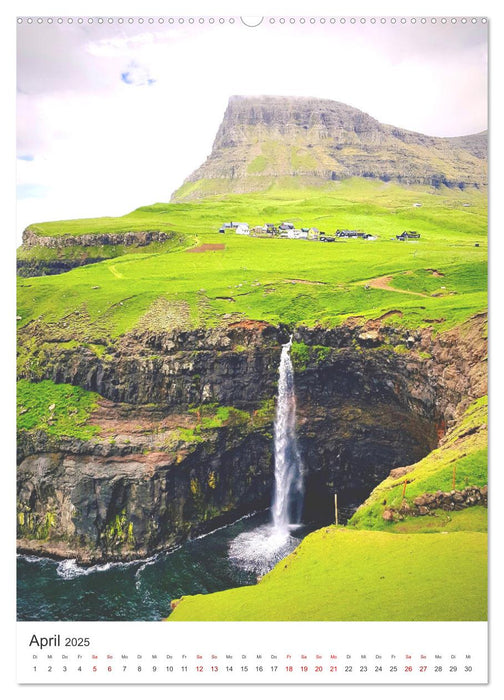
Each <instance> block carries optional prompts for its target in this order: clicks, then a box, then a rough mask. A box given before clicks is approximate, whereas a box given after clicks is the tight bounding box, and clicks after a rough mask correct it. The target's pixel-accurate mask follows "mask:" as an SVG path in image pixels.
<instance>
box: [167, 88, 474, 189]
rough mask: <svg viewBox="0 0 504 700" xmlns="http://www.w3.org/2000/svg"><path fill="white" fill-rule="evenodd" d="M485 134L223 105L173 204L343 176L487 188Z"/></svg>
mask: <svg viewBox="0 0 504 700" xmlns="http://www.w3.org/2000/svg"><path fill="white" fill-rule="evenodd" d="M486 156H487V135H486V132H484V133H481V134H475V135H470V136H462V137H457V138H438V137H433V136H426V135H424V134H419V133H415V132H412V131H407V130H405V129H400V128H397V127H393V126H389V125H386V124H381V123H380V122H379V121H377V120H376V119H374V118H373V117H371V116H369V115H368V114H365V113H364V112H361V111H360V110H358V109H355V108H354V107H350V106H348V105H345V104H342V103H340V102H334V101H332V100H322V99H315V98H302V97H274V96H260V97H244V96H233V97H231V98H230V100H229V104H228V107H227V109H226V111H225V114H224V118H223V120H222V123H221V125H220V127H219V130H218V132H217V135H216V137H215V141H214V144H213V148H212V152H211V154H210V156H209V157H208V158H207V160H206V161H205V163H204V164H203V165H202V166H201V167H200V168H198V169H197V170H196V171H195V172H194V173H192V174H191V175H190V176H189V177H188V178H187V180H186V181H185V183H184V185H183V186H182V187H181V188H180V189H179V190H177V192H175V193H174V195H173V197H172V199H173V200H174V201H180V200H184V199H194V198H198V197H204V196H207V195H210V194H217V193H230V192H240V193H242V192H251V191H257V190H262V189H266V188H267V187H269V186H271V185H272V184H273V183H274V181H275V180H277V179H278V178H286V177H287V178H294V181H293V182H292V183H291V184H293V185H294V186H296V184H297V185H299V184H300V183H301V184H303V185H305V186H320V185H323V184H324V183H330V182H331V181H334V180H341V179H344V178H348V177H353V176H357V177H368V178H379V179H381V180H384V181H389V180H395V181H397V182H401V183H404V184H417V183H420V184H428V185H433V186H436V187H437V186H440V185H448V186H450V187H454V186H456V187H461V188H464V187H467V186H476V187H480V186H484V185H486V184H487V164H486Z"/></svg>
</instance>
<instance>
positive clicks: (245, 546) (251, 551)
mask: <svg viewBox="0 0 504 700" xmlns="http://www.w3.org/2000/svg"><path fill="white" fill-rule="evenodd" d="M291 347H292V336H291V337H290V339H289V342H288V343H285V345H282V353H281V355H280V366H279V369H278V372H279V379H278V395H277V407H276V416H275V430H274V433H275V448H274V449H275V487H274V493H273V503H272V507H271V514H272V521H270V522H269V523H268V524H266V525H261V526H260V527H258V528H256V529H255V530H251V531H249V532H242V533H241V534H239V535H238V536H237V537H235V539H234V540H233V541H232V542H231V543H230V545H229V559H230V561H232V562H233V563H234V564H235V565H236V566H238V567H239V568H241V569H244V570H245V571H249V572H254V573H255V574H258V575H262V574H265V573H266V572H267V571H270V570H271V569H272V568H273V567H274V566H275V564H277V563H278V562H279V561H280V560H281V559H283V558H284V557H286V556H287V555H288V554H290V552H292V551H293V549H295V547H296V546H297V545H298V544H299V542H300V541H301V540H300V539H299V538H298V537H296V536H295V535H293V534H292V533H291V530H294V529H295V528H296V526H297V525H299V524H300V521H301V510H302V507H303V463H302V461H301V455H300V454H299V447H298V443H297V438H296V395H295V393H294V370H293V368H292V362H291V357H290V350H291Z"/></svg>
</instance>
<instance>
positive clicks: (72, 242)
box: [23, 227, 173, 248]
mask: <svg viewBox="0 0 504 700" xmlns="http://www.w3.org/2000/svg"><path fill="white" fill-rule="evenodd" d="M172 236H173V233H171V232H166V231H127V232H124V233H88V234H83V235H80V236H71V235H61V236H40V235H38V234H37V233H36V232H35V231H33V230H32V229H31V228H30V227H28V228H26V229H25V230H24V231H23V245H24V246H25V247H26V248H33V247H35V246H38V247H42V248H71V247H75V246H84V247H88V246H98V245H136V246H144V245H149V243H154V242H157V243H164V241H167V240H168V239H169V238H171V237H172Z"/></svg>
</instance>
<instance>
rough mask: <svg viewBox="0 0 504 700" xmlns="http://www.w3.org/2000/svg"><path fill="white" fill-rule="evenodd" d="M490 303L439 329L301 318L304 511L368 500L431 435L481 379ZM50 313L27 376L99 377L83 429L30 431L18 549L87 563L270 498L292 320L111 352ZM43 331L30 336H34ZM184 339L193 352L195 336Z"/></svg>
mask: <svg viewBox="0 0 504 700" xmlns="http://www.w3.org/2000/svg"><path fill="white" fill-rule="evenodd" d="M484 329H485V317H484V316H478V317H474V318H472V319H471V320H470V321H469V322H468V323H466V324H465V325H464V326H462V327H461V328H459V329H457V330H454V331H448V332H446V333H443V334H439V335H437V336H433V335H432V333H431V331H430V330H429V329H424V330H419V331H415V332H413V333H410V332H409V331H407V330H406V329H401V328H394V327H392V326H389V325H386V324H385V323H380V322H377V321H370V322H367V323H366V324H364V325H362V324H359V323H358V322H357V321H354V322H351V321H349V322H348V323H347V324H345V325H343V326H340V327H338V328H333V329H324V328H312V329H308V328H299V329H297V330H296V331H295V336H294V340H295V345H294V346H293V360H294V365H295V372H296V392H297V395H298V405H299V407H300V408H299V426H298V433H299V441H300V447H301V450H302V454H303V458H304V461H305V465H306V469H307V475H306V502H305V518H306V519H310V518H314V517H315V518H317V519H322V520H324V519H327V520H330V517H331V507H332V506H331V501H332V495H333V493H334V492H335V491H338V493H339V495H340V499H341V505H343V506H344V505H345V504H348V505H350V504H355V505H357V504H358V503H360V502H361V501H362V500H363V499H364V498H365V497H366V496H367V495H368V494H369V492H370V491H371V490H372V488H373V487H374V486H375V485H376V484H378V483H379V482H380V481H381V480H382V479H383V478H384V477H385V476H386V475H387V474H388V473H389V471H390V469H391V468H394V467H397V466H401V465H404V464H410V463H413V462H415V461H417V460H418V459H420V458H421V457H422V456H424V455H425V454H427V453H428V452H429V451H430V450H432V449H433V447H435V445H436V444H437V441H438V439H439V438H440V437H441V436H442V435H443V434H444V432H445V430H446V428H447V427H448V426H450V425H453V423H454V422H455V421H456V420H457V419H458V417H459V415H460V414H461V411H462V410H463V409H464V407H465V406H466V405H467V404H468V403H469V402H470V401H471V400H473V399H474V398H477V397H479V396H481V395H482V394H484V393H485V391H486V374H485V365H484V357H485V353H486V350H485V330H484ZM58 332H59V331H58V329H57V328H54V327H53V328H51V326H50V325H45V326H38V327H37V325H36V323H32V324H30V325H29V326H27V327H26V328H25V329H22V330H21V331H20V333H21V336H22V337H21V341H23V335H24V334H26V339H25V340H27V341H29V342H30V343H31V345H30V347H31V353H30V355H29V356H27V358H25V359H23V358H21V362H20V374H21V376H23V377H26V378H28V379H30V380H32V381H39V380H42V379H51V380H53V381H54V382H66V383H69V384H75V385H78V386H81V387H84V388H86V389H89V390H93V391H97V392H98V393H99V394H100V395H101V396H102V397H103V398H102V399H101V400H100V402H99V406H98V407H97V408H96V410H95V411H94V413H93V415H92V416H91V419H90V421H91V422H92V423H93V424H94V425H95V426H97V427H98V428H99V433H98V435H96V436H95V437H93V438H91V439H87V440H82V439H76V438H67V439H62V438H58V439H55V438H53V437H51V436H50V435H49V434H47V432H44V431H22V432H21V433H20V435H19V441H18V461H19V466H18V527H19V537H20V540H19V548H20V550H21V551H25V552H38V553H46V554H51V555H54V556H62V557H68V556H72V557H76V558H78V559H79V560H80V561H82V562H91V561H103V560H110V559H124V558H132V557H138V556H145V555H147V554H151V553H153V552H155V551H158V550H160V549H163V548H165V547H167V546H171V545H174V544H176V543H179V542H181V541H183V540H184V539H186V538H187V537H189V536H192V535H195V534H197V533H200V532H203V531H205V530H209V529H212V528H214V527H216V526H217V525H219V524H222V523H224V522H229V521H231V520H233V519H234V518H236V517H237V516H239V515H241V514H244V513H247V512H251V511H252V510H254V509H258V508H265V507H267V506H268V505H269V503H270V498H271V492H272V485H273V463H272V424H273V418H274V415H273V414H274V397H275V395H276V381H277V371H278V361H279V356H280V350H281V344H282V343H283V342H285V341H286V339H287V338H288V329H286V328H284V327H275V326H271V325H268V324H266V323H252V322H247V323H233V324H230V325H229V326H228V327H222V328H218V329H213V330H206V331H205V330H196V331H187V332H180V331H173V332H167V333H152V332H151V333H149V332H146V333H143V334H137V335H135V334H133V333H130V334H126V335H125V336H122V337H121V338H119V339H117V340H114V341H112V340H110V341H109V344H108V347H107V351H106V353H102V354H101V355H96V354H95V353H94V352H93V351H92V350H89V349H88V350H85V349H83V348H82V347H79V346H77V347H68V344H67V343H65V341H64V340H61V338H60V337H59V336H58ZM34 341H35V342H34ZM188 348H190V350H188Z"/></svg>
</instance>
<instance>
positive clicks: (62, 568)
mask: <svg viewBox="0 0 504 700" xmlns="http://www.w3.org/2000/svg"><path fill="white" fill-rule="evenodd" d="M111 566H112V565H111V564H110V563H108V564H96V565H95V566H79V565H78V564H77V560H76V559H64V560H63V561H62V562H60V563H59V564H58V568H57V569H56V573H57V574H58V576H61V578H64V579H66V580H70V579H73V578H77V577H78V576H89V574H96V573H98V572H101V571H108V570H109V569H110V568H111Z"/></svg>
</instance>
